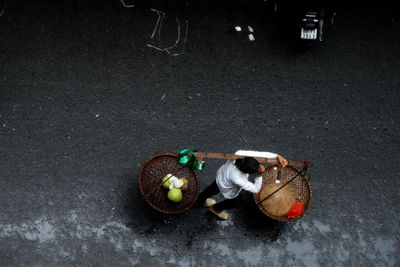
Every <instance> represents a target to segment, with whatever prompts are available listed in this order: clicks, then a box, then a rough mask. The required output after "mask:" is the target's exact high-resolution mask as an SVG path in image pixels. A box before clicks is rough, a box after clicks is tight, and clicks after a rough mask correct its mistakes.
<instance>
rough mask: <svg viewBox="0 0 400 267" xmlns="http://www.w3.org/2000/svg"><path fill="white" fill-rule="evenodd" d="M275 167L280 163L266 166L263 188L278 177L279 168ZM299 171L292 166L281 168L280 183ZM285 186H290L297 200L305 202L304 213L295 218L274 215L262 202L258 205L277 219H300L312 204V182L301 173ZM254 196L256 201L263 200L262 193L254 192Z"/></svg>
mask: <svg viewBox="0 0 400 267" xmlns="http://www.w3.org/2000/svg"><path fill="white" fill-rule="evenodd" d="M275 167H277V168H279V167H278V165H270V166H268V167H266V168H265V172H264V173H263V181H262V188H263V187H264V186H266V185H269V184H272V183H275V181H276V177H277V175H278V169H277V168H275ZM298 173H299V170H297V169H296V168H294V167H291V166H286V167H285V168H283V169H282V170H281V178H280V181H281V182H280V183H279V185H284V184H285V183H286V182H287V181H289V180H290V179H291V178H293V177H295V176H296V175H297V174H298ZM285 187H288V188H289V189H290V191H292V192H293V194H294V196H295V197H296V202H301V203H303V213H302V214H301V215H300V216H298V217H297V218H293V219H289V218H288V217H287V216H274V215H272V214H270V213H268V211H267V210H265V209H264V207H263V205H261V203H260V204H258V205H257V206H258V208H259V209H260V210H261V211H262V212H263V213H264V214H265V215H267V216H268V217H270V218H271V219H274V220H277V221H281V222H287V221H294V220H297V219H300V218H301V217H302V216H303V214H304V213H305V212H306V210H307V209H308V208H309V207H310V204H311V198H312V191H311V186H310V182H309V180H308V179H307V178H306V177H305V176H304V175H303V174H299V175H298V176H297V177H296V178H295V179H294V180H293V181H291V182H290V183H289V184H288V185H286V186H285ZM262 188H261V190H262ZM261 190H260V192H261ZM253 197H254V201H255V202H256V203H258V202H259V201H260V200H261V199H260V193H256V194H253Z"/></svg>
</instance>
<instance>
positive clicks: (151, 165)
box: [139, 153, 200, 214]
mask: <svg viewBox="0 0 400 267" xmlns="http://www.w3.org/2000/svg"><path fill="white" fill-rule="evenodd" d="M179 169H180V170H179ZM177 170H179V172H178V173H176V174H175V176H176V177H178V178H181V177H185V178H186V179H187V180H188V182H189V183H188V189H187V191H183V198H182V201H180V202H179V203H174V202H172V201H170V200H169V199H168V197H167V194H168V189H165V188H164V187H162V186H160V187H158V188H157V189H156V190H155V191H154V192H153V193H151V194H150V195H149V196H148V197H147V198H146V201H147V202H148V203H149V204H150V206H152V207H153V208H154V209H156V210H158V211H159V212H162V213H166V214H177V213H182V212H184V211H186V210H188V209H190V208H191V207H192V206H193V205H194V204H195V203H196V200H197V197H198V196H199V193H200V180H199V177H198V175H197V172H196V171H195V170H193V169H192V168H188V167H184V168H182V166H181V165H179V164H178V163H176V155H174V154H170V153H160V154H156V155H154V156H152V157H151V158H149V159H148V160H147V161H146V162H145V163H143V165H142V167H141V168H140V172H139V187H140V191H141V192H142V194H143V196H147V194H148V193H150V192H151V191H152V190H153V189H154V188H155V187H157V186H158V185H159V184H160V183H161V182H162V178H163V177H165V176H166V175H167V174H169V173H174V172H175V171H177Z"/></svg>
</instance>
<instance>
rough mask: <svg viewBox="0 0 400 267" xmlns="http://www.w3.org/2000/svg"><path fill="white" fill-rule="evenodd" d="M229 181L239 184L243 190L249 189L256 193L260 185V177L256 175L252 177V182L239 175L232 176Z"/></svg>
mask: <svg viewBox="0 0 400 267" xmlns="http://www.w3.org/2000/svg"><path fill="white" fill-rule="evenodd" d="M231 181H232V182H233V183H234V184H235V185H237V186H239V187H240V188H242V189H243V190H246V191H249V192H251V193H258V192H260V189H261V185H262V178H261V177H257V178H255V179H254V183H252V182H249V181H248V180H247V179H246V180H245V179H242V178H240V177H236V176H234V177H232V178H231Z"/></svg>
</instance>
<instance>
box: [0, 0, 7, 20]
mask: <svg viewBox="0 0 400 267" xmlns="http://www.w3.org/2000/svg"><path fill="white" fill-rule="evenodd" d="M6 6H7V2H5V3H4V5H3V9H2V10H1V11H0V18H1V17H2V16H3V14H4V12H6Z"/></svg>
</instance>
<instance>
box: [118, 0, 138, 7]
mask: <svg viewBox="0 0 400 267" xmlns="http://www.w3.org/2000/svg"><path fill="white" fill-rule="evenodd" d="M119 1H121V4H122V5H123V6H124V7H135V5H128V4H126V3H125V0H119Z"/></svg>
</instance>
